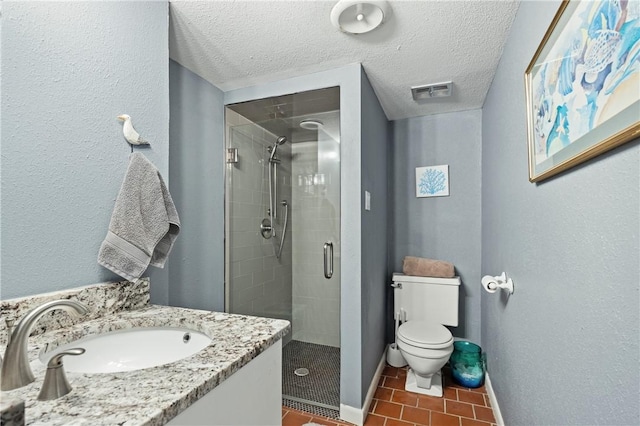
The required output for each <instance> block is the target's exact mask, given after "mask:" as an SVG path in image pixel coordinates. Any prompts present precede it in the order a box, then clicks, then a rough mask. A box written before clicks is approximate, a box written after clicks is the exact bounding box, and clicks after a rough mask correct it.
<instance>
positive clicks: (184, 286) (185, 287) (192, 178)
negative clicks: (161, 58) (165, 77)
mask: <svg viewBox="0 0 640 426" xmlns="http://www.w3.org/2000/svg"><path fill="white" fill-rule="evenodd" d="M169 88H170V98H171V105H170V111H171V120H170V126H169V136H170V140H171V144H170V149H169V159H170V161H169V173H170V177H171V179H170V184H169V189H170V191H171V193H172V194H173V200H174V202H175V204H176V207H177V209H178V211H179V212H180V219H181V222H182V228H181V231H180V237H179V238H178V240H177V241H176V244H175V247H174V249H173V252H172V253H171V257H170V258H169V279H170V282H171V286H170V287H169V304H171V305H173V306H184V307H190V308H194V309H206V310H216V311H224V166H225V163H224V95H223V93H222V91H220V90H219V89H218V88H217V87H215V86H213V85H212V84H211V83H209V82H208V81H206V80H204V79H202V78H201V77H200V76H198V75H196V74H194V73H193V72H191V71H189V70H188V69H186V68H184V67H183V66H181V65H180V64H178V63H177V62H174V61H170V62H169Z"/></svg>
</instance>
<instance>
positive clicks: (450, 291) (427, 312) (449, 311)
mask: <svg viewBox="0 0 640 426" xmlns="http://www.w3.org/2000/svg"><path fill="white" fill-rule="evenodd" d="M393 285H394V287H395V288H394V290H393V297H394V301H393V307H394V309H393V311H394V312H399V311H400V310H401V309H404V311H405V312H406V313H407V314H406V315H407V317H406V319H407V321H411V320H414V321H416V320H418V321H432V322H437V323H438V324H442V325H450V326H454V327H455V326H457V325H458V294H459V290H460V277H453V278H433V277H414V276H411V275H403V274H399V273H395V274H393Z"/></svg>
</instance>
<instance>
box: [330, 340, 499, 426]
mask: <svg viewBox="0 0 640 426" xmlns="http://www.w3.org/2000/svg"><path fill="white" fill-rule="evenodd" d="M386 360H387V348H386V347H385V350H384V352H383V353H382V358H381V359H380V362H379V363H378V367H377V368H376V372H375V374H374V375H373V379H372V380H371V383H370V384H369V390H368V391H367V396H366V397H365V399H364V406H363V407H362V408H355V407H351V406H350V405H346V404H340V419H341V420H344V421H345V422H349V423H353V424H354V425H357V426H362V425H363V424H364V421H365V419H366V418H367V413H368V412H369V407H370V406H371V401H373V395H374V394H375V393H376V389H377V388H378V381H380V376H382V370H384V366H385V364H386ZM500 426H503V425H500Z"/></svg>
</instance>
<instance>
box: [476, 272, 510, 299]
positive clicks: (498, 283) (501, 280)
mask: <svg viewBox="0 0 640 426" xmlns="http://www.w3.org/2000/svg"><path fill="white" fill-rule="evenodd" d="M482 287H483V288H484V289H485V290H486V291H488V292H489V293H495V292H496V291H498V290H506V291H507V292H508V293H509V294H513V280H512V279H511V278H507V273H506V272H503V273H502V274H500V275H496V276H492V275H485V276H484V277H482Z"/></svg>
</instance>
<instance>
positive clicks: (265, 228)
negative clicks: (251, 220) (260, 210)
mask: <svg viewBox="0 0 640 426" xmlns="http://www.w3.org/2000/svg"><path fill="white" fill-rule="evenodd" d="M260 234H261V235H262V238H264V239H265V240H268V239H269V238H271V237H272V236H273V227H272V226H271V222H270V221H269V219H268V218H264V219H262V222H260Z"/></svg>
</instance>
